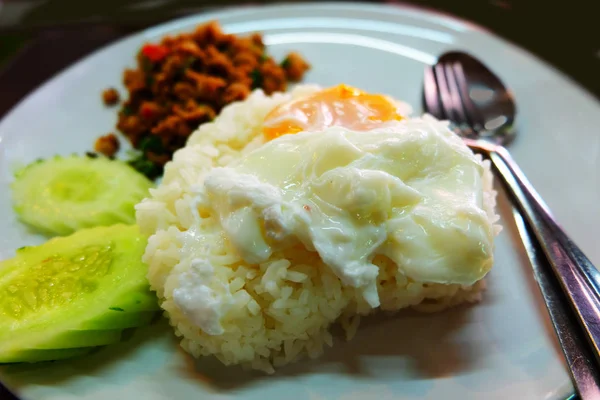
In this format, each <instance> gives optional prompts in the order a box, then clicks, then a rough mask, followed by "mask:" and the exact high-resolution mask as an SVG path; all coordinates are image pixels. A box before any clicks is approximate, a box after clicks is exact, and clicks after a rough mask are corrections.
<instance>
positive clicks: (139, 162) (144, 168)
mask: <svg viewBox="0 0 600 400" xmlns="http://www.w3.org/2000/svg"><path fill="white" fill-rule="evenodd" d="M127 164H129V165H131V166H132V167H133V168H134V169H135V170H136V171H138V172H139V173H141V174H143V175H145V176H146V177H147V178H148V179H155V178H156V177H158V176H159V175H160V174H161V173H162V167H161V166H160V165H157V164H155V163H153V162H152V161H150V160H148V158H147V157H146V155H145V154H140V155H138V156H136V157H134V158H132V159H131V160H129V161H127Z"/></svg>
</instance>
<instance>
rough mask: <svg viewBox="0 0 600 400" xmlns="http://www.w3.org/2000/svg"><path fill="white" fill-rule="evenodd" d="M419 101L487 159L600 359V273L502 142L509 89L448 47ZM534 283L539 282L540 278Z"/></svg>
mask: <svg viewBox="0 0 600 400" xmlns="http://www.w3.org/2000/svg"><path fill="white" fill-rule="evenodd" d="M423 103H424V106H425V110H426V111H427V112H429V113H430V114H432V115H433V116H435V117H437V118H439V119H447V120H450V121H451V122H452V123H453V126H454V127H455V128H456V130H457V131H458V133H459V134H461V135H462V136H463V138H464V140H465V142H466V143H467V145H468V146H469V147H471V148H472V149H473V150H474V151H477V152H480V153H483V154H484V155H485V156H487V157H488V158H489V159H490V160H491V162H492V164H493V166H494V168H495V170H496V171H497V172H498V174H499V176H500V177H501V178H502V180H503V182H504V184H505V186H506V187H507V189H508V191H509V193H510V194H511V195H512V197H513V199H514V201H515V203H516V205H517V207H518V209H519V210H520V212H521V213H522V215H523V216H524V217H525V220H526V221H527V223H528V225H529V227H530V229H531V231H532V232H533V234H534V236H535V238H536V239H537V241H538V242H539V244H540V247H541V249H542V250H543V253H544V254H545V256H546V258H547V260H548V262H549V264H550V265H551V267H552V270H553V271H554V274H555V275H556V278H557V279H558V281H559V283H560V287H561V288H562V290H563V292H564V293H565V294H566V298H567V300H568V301H569V303H570V305H571V306H572V309H573V311H574V312H575V315H576V316H577V320H578V321H579V323H580V324H581V327H582V328H583V331H584V333H585V335H586V337H587V339H588V342H589V344H590V346H591V350H592V352H593V353H594V356H595V358H596V362H597V363H600V273H599V271H598V270H597V269H596V268H595V267H594V265H593V264H592V263H591V261H590V260H589V259H588V258H587V257H586V256H585V255H584V254H583V252H582V251H581V250H580V249H579V247H577V245H576V244H575V243H574V242H573V241H572V240H571V239H570V238H569V236H568V235H567V234H566V233H565V232H564V231H563V229H562V228H561V227H560V225H559V224H558V223H557V222H556V220H555V219H554V217H553V216H552V214H551V212H550V210H549V209H548V207H547V206H546V205H545V204H544V202H543V201H542V199H541V197H540V196H539V194H538V193H537V192H536V191H535V189H534V188H533V186H532V185H531V184H530V183H529V181H528V180H527V178H526V177H525V175H524V174H523V172H522V171H521V169H520V168H519V166H518V165H517V163H516V162H515V161H514V160H513V159H512V157H511V156H510V154H509V152H508V151H507V150H506V148H505V147H504V146H505V145H507V144H508V143H510V141H511V140H512V139H513V138H514V136H515V130H514V128H513V122H514V119H515V115H516V109H515V102H514V100H513V98H512V95H511V93H510V92H509V91H508V90H507V89H506V87H505V86H504V84H503V83H502V82H501V81H500V79H499V78H498V77H497V76H496V75H495V74H494V73H492V72H491V71H490V70H489V69H488V68H487V67H486V66H485V65H483V64H482V63H481V62H480V61H478V60H476V59H475V58H474V57H472V56H470V55H469V54H466V53H463V52H449V53H445V54H443V55H442V56H441V57H440V58H439V59H438V62H437V63H436V64H435V65H433V66H431V67H427V68H426V70H425V80H424V91H423ZM536 272H537V271H536ZM538 283H540V285H541V284H542V282H540V280H539V279H538ZM543 290H544V288H543V287H542V291H543ZM544 297H545V298H546V296H544ZM546 300H547V299H546ZM547 306H548V309H549V311H550V315H551V317H552V318H553V322H554V323H555V329H556V332H557V335H558V336H559V340H560V341H561V343H563V342H564V340H563V339H564V336H565V335H568V334H569V333H567V332H564V329H565V327H564V326H563V327H562V329H561V328H559V327H558V326H557V325H556V321H555V318H554V316H553V313H552V311H553V310H552V307H553V305H552V304H548V303H547ZM561 335H562V337H561ZM563 350H564V351H565V356H566V358H567V361H568V362H569V367H570V368H571V372H572V374H573V378H574V380H575V384H576V386H577V388H578V390H579V392H580V394H581V395H582V397H583V398H594V399H600V388H599V387H598V381H597V380H596V379H598V377H595V376H590V373H591V372H590V370H589V368H588V369H586V368H584V366H583V365H577V362H578V361H579V362H580V364H581V360H577V359H576V358H577V357H576V356H574V355H573V354H572V353H569V349H568V348H565V346H564V345H563ZM583 393H586V396H584V395H583ZM590 395H591V397H590Z"/></svg>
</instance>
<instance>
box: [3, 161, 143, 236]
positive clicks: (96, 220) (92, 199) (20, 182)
mask: <svg viewBox="0 0 600 400" xmlns="http://www.w3.org/2000/svg"><path fill="white" fill-rule="evenodd" d="M150 187H152V182H150V181H149V180H148V179H147V178H146V177H145V176H143V175H142V174H140V173H138V172H137V171H136V170H134V169H133V168H131V167H130V166H129V165H127V164H126V163H124V162H121V161H116V160H110V159H108V158H103V157H98V158H91V157H79V156H71V157H58V156H57V157H54V158H50V159H47V160H41V161H38V162H35V163H33V164H30V165H28V166H27V167H25V168H23V169H22V170H20V171H19V172H17V173H16V174H15V181H14V182H13V183H12V185H11V188H12V202H13V208H14V210H15V212H16V213H17V215H18V216H19V219H20V220H21V221H22V222H24V223H26V224H28V225H30V226H32V227H34V228H36V229H38V230H40V231H42V232H44V233H49V234H57V235H68V234H70V233H73V232H75V231H77V230H79V229H83V228H90V227H95V226H108V225H112V224H116V223H126V224H133V223H135V210H134V206H135V205H136V204H137V203H139V202H140V201H141V200H142V199H143V198H144V197H146V196H147V195H148V189H149V188H150Z"/></svg>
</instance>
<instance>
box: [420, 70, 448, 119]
mask: <svg viewBox="0 0 600 400" xmlns="http://www.w3.org/2000/svg"><path fill="white" fill-rule="evenodd" d="M423 101H424V103H425V104H424V106H425V110H426V111H427V112H428V113H429V114H431V115H433V116H434V117H436V118H438V119H444V113H443V112H442V108H441V104H440V94H439V91H438V87H437V83H436V80H435V74H434V73H433V70H432V68H431V67H430V66H427V67H425V74H424V82H423Z"/></svg>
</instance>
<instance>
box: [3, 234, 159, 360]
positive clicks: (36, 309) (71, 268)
mask: <svg viewBox="0 0 600 400" xmlns="http://www.w3.org/2000/svg"><path fill="white" fill-rule="evenodd" d="M145 246H146V239H145V238H144V236H142V235H141V233H140V232H139V229H138V228H137V226H135V225H132V226H127V225H122V224H119V225H113V226H110V227H97V228H91V229H84V230H81V231H78V232H76V233H74V234H73V235H71V236H67V237H57V238H54V239H51V240H49V241H48V242H46V243H45V244H43V245H41V246H36V247H26V248H23V249H21V250H19V251H18V252H17V255H16V256H15V257H14V258H12V259H9V260H5V261H2V262H0V361H3V360H11V361H13V362H14V361H19V360H21V361H27V360H28V359H29V358H33V359H36V360H37V359H40V357H41V356H35V357H33V356H31V357H30V356H26V357H24V358H22V359H20V358H19V354H25V355H27V354H29V353H27V352H28V351H29V350H43V349H47V350H50V349H65V348H67V349H68V348H73V347H84V346H98V345H103V344H110V343H113V342H116V341H118V340H119V338H120V330H122V329H124V328H129V327H136V326H141V325H144V324H147V323H148V322H149V320H150V319H151V317H150V316H148V315H147V314H150V315H154V310H157V309H158V304H157V302H156V298H155V296H154V294H153V293H152V292H150V289H149V285H148V282H147V280H146V273H147V267H146V266H145V265H144V264H143V262H142V261H141V259H142V254H143V253H144V249H145ZM136 307H137V308H136ZM128 309H129V311H128ZM120 310H124V311H120ZM120 314H126V315H123V316H119V315H120ZM42 358H43V357H42Z"/></svg>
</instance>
